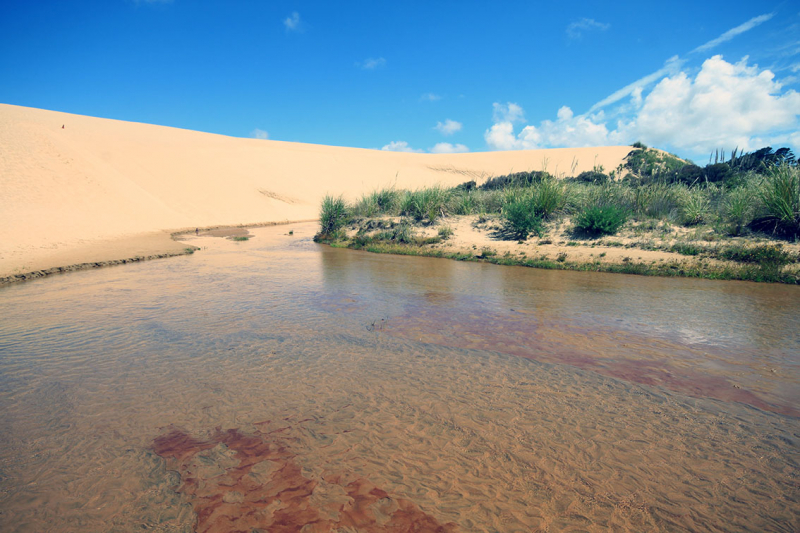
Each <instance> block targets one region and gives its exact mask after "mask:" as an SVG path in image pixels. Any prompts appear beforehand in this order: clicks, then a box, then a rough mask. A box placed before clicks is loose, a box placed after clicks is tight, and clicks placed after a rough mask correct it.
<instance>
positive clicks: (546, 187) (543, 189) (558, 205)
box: [532, 178, 569, 219]
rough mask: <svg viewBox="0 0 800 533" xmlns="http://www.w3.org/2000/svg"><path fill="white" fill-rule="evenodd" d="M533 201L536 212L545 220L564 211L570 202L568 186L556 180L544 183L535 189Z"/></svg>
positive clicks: (548, 180) (550, 179) (551, 179)
mask: <svg viewBox="0 0 800 533" xmlns="http://www.w3.org/2000/svg"><path fill="white" fill-rule="evenodd" d="M532 199H533V205H534V208H535V210H536V212H537V213H539V214H540V215H541V216H542V217H543V218H545V219H547V218H550V217H552V216H553V215H554V214H556V213H558V212H559V211H561V210H563V209H564V208H565V207H566V205H567V202H568V200H569V198H568V195H567V187H566V185H565V184H564V183H563V182H561V181H559V180H557V179H555V178H549V179H545V180H544V181H542V182H541V183H540V184H539V185H538V186H537V187H536V188H535V189H534V192H533V198H532Z"/></svg>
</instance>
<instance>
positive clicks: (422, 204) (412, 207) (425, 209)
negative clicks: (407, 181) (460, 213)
mask: <svg viewBox="0 0 800 533" xmlns="http://www.w3.org/2000/svg"><path fill="white" fill-rule="evenodd" d="M451 196H452V192H451V191H450V190H448V189H445V188H443V187H440V186H438V185H434V186H433V187H428V188H426V189H419V190H416V191H413V192H408V193H406V195H405V196H404V197H403V199H402V201H401V205H400V214H401V215H407V216H411V217H414V218H416V219H417V220H422V219H425V218H427V219H428V221H429V222H435V221H436V219H437V218H439V216H444V215H445V214H446V212H447V209H448V207H449V205H448V204H449V202H450V198H451Z"/></svg>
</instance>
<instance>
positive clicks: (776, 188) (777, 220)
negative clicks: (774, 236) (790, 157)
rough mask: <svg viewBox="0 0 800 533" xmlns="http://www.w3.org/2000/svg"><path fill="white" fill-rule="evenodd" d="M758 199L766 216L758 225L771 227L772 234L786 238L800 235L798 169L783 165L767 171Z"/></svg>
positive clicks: (799, 177) (799, 175) (799, 182)
mask: <svg viewBox="0 0 800 533" xmlns="http://www.w3.org/2000/svg"><path fill="white" fill-rule="evenodd" d="M759 197H760V198H761V201H762V202H763V204H764V208H765V209H766V211H767V215H766V216H764V217H761V219H760V220H759V221H758V222H759V225H760V226H762V227H764V228H766V227H768V226H770V225H772V226H773V232H775V233H780V234H782V235H785V236H787V237H794V238H797V237H798V235H800V168H798V167H796V166H790V165H788V164H783V165H781V166H777V167H773V168H771V169H770V170H769V172H768V173H767V175H766V178H765V180H764V183H763V185H762V186H761V188H760V190H759Z"/></svg>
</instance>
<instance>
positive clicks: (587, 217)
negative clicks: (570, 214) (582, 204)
mask: <svg viewBox="0 0 800 533" xmlns="http://www.w3.org/2000/svg"><path fill="white" fill-rule="evenodd" d="M627 220H628V213H627V211H625V209H623V208H621V207H618V206H616V205H595V206H591V207H589V208H586V209H584V210H582V211H581V212H580V213H578V215H577V216H576V217H575V228H576V229H577V230H578V231H580V232H583V233H587V234H589V235H595V236H598V235H614V234H616V233H617V232H618V231H619V229H620V228H621V227H622V225H623V224H625V222H626V221H627Z"/></svg>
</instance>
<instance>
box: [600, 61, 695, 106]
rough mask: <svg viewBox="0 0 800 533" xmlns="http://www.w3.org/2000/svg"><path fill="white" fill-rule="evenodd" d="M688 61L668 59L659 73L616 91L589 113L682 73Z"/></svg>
mask: <svg viewBox="0 0 800 533" xmlns="http://www.w3.org/2000/svg"><path fill="white" fill-rule="evenodd" d="M685 62H686V61H685V60H683V59H681V58H679V57H678V56H673V57H671V58H669V59H667V61H666V63H664V66H663V67H661V68H660V69H658V70H657V71H655V72H653V73H651V74H648V75H647V76H644V77H642V78H639V79H638V80H636V81H635V82H633V83H629V84H628V85H626V86H625V87H623V88H622V89H619V90H617V91H614V92H613V93H611V94H610V95H608V96H606V97H605V98H603V99H602V100H600V101H599V102H597V103H596V104H594V105H593V106H592V107H591V108H589V111H588V113H594V112H595V111H597V110H598V109H601V108H603V107H606V106H607V105H611V104H613V103H616V102H619V101H620V100H622V99H623V98H625V97H626V96H630V95H632V94H633V93H634V92H635V91H637V90H638V91H639V92H640V93H641V91H642V89H644V88H645V87H649V86H650V85H652V84H653V83H655V82H657V81H658V80H660V79H661V78H663V77H664V76H666V75H667V74H677V73H678V72H680V69H681V67H682V66H683V64H684V63H685Z"/></svg>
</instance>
